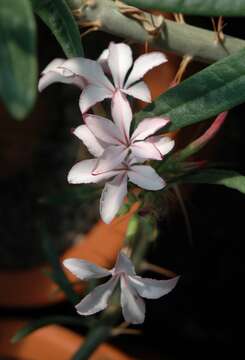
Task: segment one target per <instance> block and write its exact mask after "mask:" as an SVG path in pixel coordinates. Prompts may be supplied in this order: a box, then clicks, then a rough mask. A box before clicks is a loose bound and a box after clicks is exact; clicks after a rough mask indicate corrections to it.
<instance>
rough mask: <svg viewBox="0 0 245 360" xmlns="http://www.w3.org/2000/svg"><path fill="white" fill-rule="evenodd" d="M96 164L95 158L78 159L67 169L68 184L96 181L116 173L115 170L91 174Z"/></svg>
mask: <svg viewBox="0 0 245 360" xmlns="http://www.w3.org/2000/svg"><path fill="white" fill-rule="evenodd" d="M96 164H97V159H89V160H83V161H79V162H78V163H77V164H75V165H74V166H73V167H72V168H71V170H70V171H69V174H68V182H69V183H70V184H87V183H98V182H100V181H103V180H107V179H109V178H111V177H112V176H114V175H116V174H118V172H117V171H108V172H106V173H103V174H98V175H93V174H92V171H93V169H94V167H95V166H96Z"/></svg>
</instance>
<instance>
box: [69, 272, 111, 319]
mask: <svg viewBox="0 0 245 360" xmlns="http://www.w3.org/2000/svg"><path fill="white" fill-rule="evenodd" d="M117 282H118V278H117V277H115V278H114V277H112V278H111V279H110V280H109V281H107V282H106V283H105V284H102V285H99V286H97V287H96V288H95V289H94V290H93V291H91V293H89V294H88V295H87V296H85V298H83V299H82V301H81V302H80V303H79V304H77V305H76V310H77V312H78V314H80V315H92V314H95V313H97V312H98V311H101V310H104V309H105V308H106V307H107V305H108V300H109V297H110V296H111V294H112V292H113V290H114V289H115V286H116V284H117Z"/></svg>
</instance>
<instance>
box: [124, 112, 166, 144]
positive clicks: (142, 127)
mask: <svg viewBox="0 0 245 360" xmlns="http://www.w3.org/2000/svg"><path fill="white" fill-rule="evenodd" d="M168 122H169V119H168V118H165V117H155V118H147V119H144V120H142V121H141V122H140V123H139V125H138V126H137V128H136V129H135V130H134V132H133V134H132V136H131V139H132V140H134V141H135V140H144V139H146V138H147V137H148V136H150V135H152V134H155V132H157V131H158V130H160V129H161V128H163V127H164V126H165V125H167V124H168Z"/></svg>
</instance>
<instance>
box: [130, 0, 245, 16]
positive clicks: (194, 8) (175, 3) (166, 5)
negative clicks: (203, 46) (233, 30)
mask: <svg viewBox="0 0 245 360" xmlns="http://www.w3.org/2000/svg"><path fill="white" fill-rule="evenodd" d="M124 2H125V3H127V4H129V5H132V6H136V7H138V8H140V9H155V10H162V11H168V12H177V13H183V14H189V15H205V16H221V15H222V16H245V2H244V0H232V1H231V0H124Z"/></svg>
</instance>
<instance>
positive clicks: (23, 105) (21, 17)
mask: <svg viewBox="0 0 245 360" xmlns="http://www.w3.org/2000/svg"><path fill="white" fill-rule="evenodd" d="M0 67H1V70H0V97H1V98H2V100H3V102H4V104H5V105H6V107H7V109H8V111H9V112H10V113H11V115H12V116H13V117H15V118H16V119H18V120H21V119H23V118H24V117H25V116H26V115H27V114H28V113H29V112H30V111H31V109H32V107H33V105H34V102H35V98H36V83H37V62H36V26H35V20H34V16H33V13H32V8H31V5H30V2H29V0H18V1H10V0H1V6H0Z"/></svg>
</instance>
